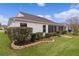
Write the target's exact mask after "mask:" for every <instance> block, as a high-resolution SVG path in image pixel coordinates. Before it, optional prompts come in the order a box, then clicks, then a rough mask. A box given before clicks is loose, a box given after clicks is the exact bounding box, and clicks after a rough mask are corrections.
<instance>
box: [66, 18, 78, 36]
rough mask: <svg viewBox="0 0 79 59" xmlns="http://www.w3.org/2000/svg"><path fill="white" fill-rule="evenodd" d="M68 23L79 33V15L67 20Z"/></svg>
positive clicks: (75, 33) (74, 32)
mask: <svg viewBox="0 0 79 59" xmlns="http://www.w3.org/2000/svg"><path fill="white" fill-rule="evenodd" d="M67 23H68V24H69V27H71V28H72V30H73V34H74V35H77V34H78V31H79V17H72V18H70V19H69V20H67Z"/></svg>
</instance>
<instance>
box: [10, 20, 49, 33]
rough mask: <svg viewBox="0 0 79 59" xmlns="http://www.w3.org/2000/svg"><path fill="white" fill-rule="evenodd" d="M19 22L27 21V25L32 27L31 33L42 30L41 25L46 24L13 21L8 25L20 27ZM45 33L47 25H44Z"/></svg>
mask: <svg viewBox="0 0 79 59" xmlns="http://www.w3.org/2000/svg"><path fill="white" fill-rule="evenodd" d="M20 23H27V27H31V28H33V33H36V32H43V25H46V24H39V23H31V22H20V21H15V22H13V23H12V24H11V25H10V26H9V27H20ZM46 33H48V25H46Z"/></svg>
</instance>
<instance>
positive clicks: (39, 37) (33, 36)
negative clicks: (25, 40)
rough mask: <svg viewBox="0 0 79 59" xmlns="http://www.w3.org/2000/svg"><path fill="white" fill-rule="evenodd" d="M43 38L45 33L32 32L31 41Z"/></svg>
mask: <svg viewBox="0 0 79 59" xmlns="http://www.w3.org/2000/svg"><path fill="white" fill-rule="evenodd" d="M42 38H43V33H41V32H37V33H32V34H31V41H32V42H34V41H35V40H39V39H42Z"/></svg>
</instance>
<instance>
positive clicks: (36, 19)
mask: <svg viewBox="0 0 79 59" xmlns="http://www.w3.org/2000/svg"><path fill="white" fill-rule="evenodd" d="M20 13H21V14H22V15H24V17H13V18H15V20H16V21H30V22H38V23H45V24H53V23H55V22H53V21H51V20H48V19H46V18H43V17H39V16H35V15H31V14H28V13H23V12H20Z"/></svg>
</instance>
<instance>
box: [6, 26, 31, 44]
mask: <svg viewBox="0 0 79 59" xmlns="http://www.w3.org/2000/svg"><path fill="white" fill-rule="evenodd" d="M31 33H32V28H28V27H10V28H7V34H8V36H9V38H10V39H11V41H16V42H23V43H25V42H26V41H28V40H31ZM18 44H19V43H18Z"/></svg>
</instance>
